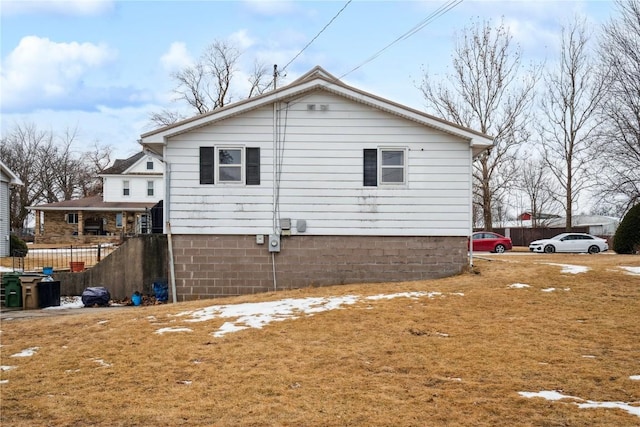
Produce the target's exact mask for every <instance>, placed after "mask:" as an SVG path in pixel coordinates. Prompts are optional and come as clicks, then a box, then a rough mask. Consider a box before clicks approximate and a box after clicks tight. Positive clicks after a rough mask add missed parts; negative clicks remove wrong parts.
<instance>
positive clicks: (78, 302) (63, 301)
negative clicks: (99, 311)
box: [43, 296, 84, 310]
mask: <svg viewBox="0 0 640 427" xmlns="http://www.w3.org/2000/svg"><path fill="white" fill-rule="evenodd" d="M83 307H84V303H83V302H82V297H79V296H71V297H62V298H60V305H59V306H53V307H46V308H43V310H63V309H65V308H83Z"/></svg>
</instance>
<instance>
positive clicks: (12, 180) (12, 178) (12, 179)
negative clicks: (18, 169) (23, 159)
mask: <svg viewBox="0 0 640 427" xmlns="http://www.w3.org/2000/svg"><path fill="white" fill-rule="evenodd" d="M0 171H2V173H3V174H4V175H6V176H7V177H9V184H10V185H24V184H23V183H22V181H21V180H20V178H18V175H16V174H15V173H13V171H12V170H11V169H9V167H8V166H7V165H5V164H4V162H3V161H2V160H0Z"/></svg>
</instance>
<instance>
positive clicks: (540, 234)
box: [493, 227, 589, 246]
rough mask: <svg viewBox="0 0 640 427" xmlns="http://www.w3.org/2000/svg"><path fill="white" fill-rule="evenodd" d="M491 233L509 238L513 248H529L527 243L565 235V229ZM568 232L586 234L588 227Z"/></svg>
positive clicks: (546, 228)
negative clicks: (561, 234)
mask: <svg viewBox="0 0 640 427" xmlns="http://www.w3.org/2000/svg"><path fill="white" fill-rule="evenodd" d="M493 231H495V232H496V233H499V234H502V235H503V236H507V237H511V242H512V243H513V246H529V243H531V242H533V241H534V240H539V239H549V238H551V237H553V236H557V235H558V234H560V233H566V232H567V229H566V228H564V227H537V228H526V227H517V228H516V227H507V228H494V229H493ZM570 232H572V233H588V232H589V227H573V228H572V229H571V230H570Z"/></svg>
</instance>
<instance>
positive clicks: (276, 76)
mask: <svg viewBox="0 0 640 427" xmlns="http://www.w3.org/2000/svg"><path fill="white" fill-rule="evenodd" d="M277 79H278V64H273V90H276V89H277Z"/></svg>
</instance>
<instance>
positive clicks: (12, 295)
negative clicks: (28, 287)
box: [2, 273, 22, 308]
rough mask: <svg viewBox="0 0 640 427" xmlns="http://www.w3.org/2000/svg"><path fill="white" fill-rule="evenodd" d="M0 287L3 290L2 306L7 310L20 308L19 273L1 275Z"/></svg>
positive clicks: (20, 287)
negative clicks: (0, 286)
mask: <svg viewBox="0 0 640 427" xmlns="http://www.w3.org/2000/svg"><path fill="white" fill-rule="evenodd" d="M2 287H3V288H4V305H5V306H7V308H10V307H22V284H21V283H20V273H4V274H3V275H2Z"/></svg>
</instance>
